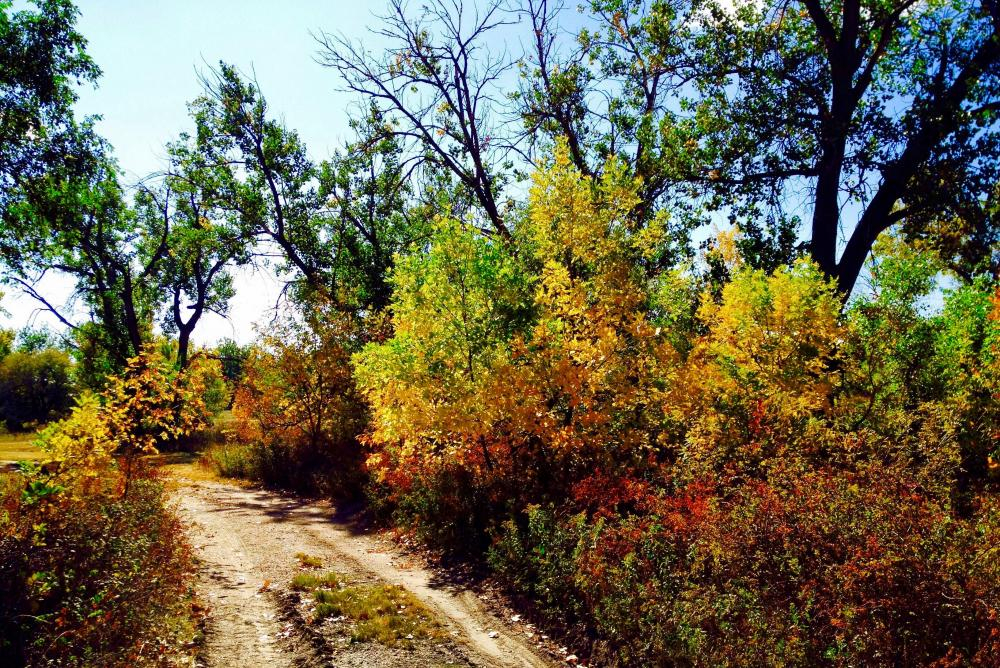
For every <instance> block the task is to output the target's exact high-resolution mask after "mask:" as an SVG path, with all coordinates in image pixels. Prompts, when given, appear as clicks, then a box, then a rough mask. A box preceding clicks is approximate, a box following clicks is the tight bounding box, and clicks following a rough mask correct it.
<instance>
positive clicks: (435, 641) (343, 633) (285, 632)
mask: <svg viewBox="0 0 1000 668" xmlns="http://www.w3.org/2000/svg"><path fill="white" fill-rule="evenodd" d="M174 494H175V498H176V500H177V504H178V507H179V510H180V512H181V515H182V517H183V518H184V519H185V521H186V522H187V523H188V524H189V527H190V529H189V535H190V539H191V541H192V544H193V545H194V547H195V551H196V554H197V556H198V557H199V559H200V560H201V565H202V569H201V574H200V578H199V594H200V597H201V599H202V601H203V602H204V604H205V605H206V606H207V607H208V616H207V619H206V638H205V643H204V646H203V652H202V655H201V656H200V657H199V661H198V665H203V666H219V667H221V666H269V667H270V666H275V667H281V666H314V665H336V666H359V667H360V666H364V667H365V668H383V667H386V666H407V667H412V666H447V665H454V666H489V667H491V668H500V667H508V666H511V667H513V666H517V667H521V666H527V667H530V668H545V667H549V666H552V665H554V663H553V661H551V660H549V659H547V658H544V657H543V655H542V653H541V652H540V651H539V650H538V649H536V647H535V646H534V644H535V643H533V642H532V641H531V640H529V639H537V638H538V635H537V633H535V632H534V631H533V629H532V628H531V627H530V626H528V625H524V624H521V623H519V622H518V621H517V618H515V619H514V620H513V621H511V622H502V621H500V620H499V619H498V618H497V617H495V616H494V615H493V614H491V613H490V612H489V611H488V610H487V609H486V607H485V606H484V604H483V602H482V601H481V600H480V599H479V597H477V596H476V595H475V594H474V593H473V592H471V591H469V590H467V589H465V588H463V587H461V586H460V585H456V584H453V583H448V582H444V581H442V579H441V578H440V577H439V576H437V575H436V574H435V573H433V572H431V571H429V570H427V569H426V568H424V566H423V565H422V564H421V563H419V561H418V560H416V559H414V558H412V557H407V556H406V555H404V554H402V553H401V552H400V551H399V550H398V549H396V547H395V546H394V545H393V543H392V541H391V540H389V539H388V538H387V537H385V536H381V535H378V534H374V533H366V532H364V531H362V530H360V529H359V528H358V527H357V525H356V524H355V523H354V522H353V521H352V518H351V517H350V516H343V515H340V514H338V513H337V512H336V511H335V509H334V508H333V507H332V506H330V504H328V503H326V502H323V501H319V502H313V501H304V500H301V499H298V498H296V497H290V496H282V495H280V494H277V493H274V492H269V491H265V490H261V489H254V488H247V487H243V486H238V485H233V484H228V483H222V482H213V481H205V480H190V479H181V478H177V479H176V487H175V488H174ZM297 555H298V556H297ZM305 555H309V557H308V559H307V561H309V562H313V564H312V565H313V566H314V568H309V567H308V566H305V565H303V564H302V563H301V561H302V559H303V557H304V556H305ZM320 564H321V566H318V567H315V566H317V565H320ZM327 572H335V573H337V574H338V575H337V577H338V578H340V579H344V578H346V579H348V580H350V581H351V583H352V584H354V585H357V586H358V587H359V589H365V590H371V588H373V587H386V588H387V589H388V590H392V591H397V590H398V591H400V592H401V594H400V595H402V596H412V597H413V599H415V600H416V601H417V602H419V603H420V604H422V608H425V609H426V610H428V611H429V613H430V614H431V615H433V621H432V622H431V624H432V626H433V627H434V628H435V629H438V631H435V633H436V637H434V638H428V639H420V638H417V639H415V640H414V639H412V638H411V639H409V640H405V641H404V642H403V644H396V645H395V646H390V645H386V644H383V643H379V642H376V641H371V642H352V640H351V633H352V632H351V630H350V629H351V628H353V629H355V631H356V629H357V625H356V624H354V622H356V621H358V620H350V619H347V615H346V613H345V615H344V616H338V617H335V618H332V619H327V620H325V621H317V622H314V623H310V619H311V617H312V616H313V615H312V614H311V613H312V609H313V606H314V605H315V603H314V602H313V600H312V595H309V594H308V592H307V593H306V595H302V594H300V593H298V592H294V591H293V590H292V589H291V587H290V586H289V585H290V582H291V580H292V578H293V577H295V576H296V575H297V574H302V573H316V574H322V573H327ZM341 586H344V585H341ZM396 586H398V587H401V588H402V589H403V590H405V592H402V590H399V589H398V587H396ZM394 600H405V599H394ZM398 608H399V609H401V610H402V609H405V608H406V606H405V605H398ZM389 621H391V622H395V621H397V620H389ZM407 637H409V636H407ZM535 642H536V643H537V640H536V641H535Z"/></svg>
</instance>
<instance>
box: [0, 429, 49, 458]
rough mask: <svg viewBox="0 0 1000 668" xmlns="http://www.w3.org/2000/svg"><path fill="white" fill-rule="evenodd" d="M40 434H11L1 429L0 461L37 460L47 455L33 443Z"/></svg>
mask: <svg viewBox="0 0 1000 668" xmlns="http://www.w3.org/2000/svg"><path fill="white" fill-rule="evenodd" d="M36 438H38V434H36V433H34V432H29V433H25V434H9V433H7V432H6V431H0V462H3V461H7V462H17V461H21V460H24V459H26V460H36V459H42V458H44V457H45V453H44V452H42V451H41V450H39V449H38V448H36V447H35V446H34V445H32V441H34V440H35V439H36Z"/></svg>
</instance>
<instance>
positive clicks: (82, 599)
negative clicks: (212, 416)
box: [0, 352, 204, 666]
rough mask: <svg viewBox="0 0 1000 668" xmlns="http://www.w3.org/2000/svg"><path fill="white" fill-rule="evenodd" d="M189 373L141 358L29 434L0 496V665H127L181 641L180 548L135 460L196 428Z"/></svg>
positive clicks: (183, 554)
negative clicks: (35, 443) (26, 450)
mask: <svg viewBox="0 0 1000 668" xmlns="http://www.w3.org/2000/svg"><path fill="white" fill-rule="evenodd" d="M200 375H201V374H200V372H199V371H198V370H197V367H195V368H193V369H192V370H191V371H189V372H187V373H185V374H182V375H181V376H177V375H174V374H173V373H171V371H170V369H169V368H168V367H166V366H165V365H164V364H163V363H162V360H158V359H157V356H155V355H154V354H152V352H147V353H145V354H143V355H142V356H140V357H138V358H136V359H134V360H131V361H130V362H129V365H128V367H127V371H126V373H125V375H124V376H123V377H120V378H113V379H111V380H110V382H109V385H108V388H107V389H106V390H105V392H104V394H103V395H102V396H101V397H96V396H93V395H85V396H84V397H82V398H81V399H80V400H79V401H78V404H77V406H76V407H75V408H74V409H73V410H72V412H71V414H70V416H69V417H68V418H66V419H65V420H62V421H59V422H56V423H53V424H52V425H50V426H49V427H48V428H47V429H46V430H45V431H44V432H43V433H42V435H41V437H40V441H39V443H40V445H41V447H42V448H43V449H44V450H45V451H46V453H47V454H48V459H47V460H46V461H45V462H44V463H43V464H41V465H38V464H27V463H25V464H22V466H21V473H20V475H19V476H17V477H16V478H10V479H5V480H4V483H5V484H4V488H3V490H2V497H0V504H2V506H0V575H2V577H0V611H2V612H0V629H2V631H3V632H2V635H0V637H2V641H0V659H2V660H3V662H4V665H8V664H9V665H31V666H41V665H102V666H103V665H134V664H136V663H137V662H140V663H155V662H157V661H158V660H160V659H161V658H162V655H163V654H164V652H170V651H175V650H174V647H173V644H172V638H173V636H175V635H177V634H185V633H190V631H191V629H190V626H189V622H188V621H187V620H188V619H189V614H190V610H189V609H188V608H185V606H189V604H190V592H189V588H190V574H191V572H192V570H193V564H192V561H191V555H190V548H189V546H188V545H187V543H186V541H185V540H184V538H183V534H182V531H183V529H182V527H181V524H180V520H179V519H178V518H177V517H176V515H175V514H174V513H173V511H171V510H170V509H169V508H168V507H167V505H166V498H165V494H164V490H163V486H162V484H161V483H160V482H159V481H158V480H156V479H155V477H154V476H152V475H151V474H150V472H149V471H147V470H144V468H143V467H140V466H138V465H137V463H136V460H135V457H136V455H137V454H139V453H141V452H144V451H150V450H152V449H153V448H155V444H156V443H158V442H160V441H162V440H164V439H168V438H171V437H175V436H177V435H181V434H183V433H185V432H187V431H189V430H190V429H192V428H195V427H198V426H200V425H202V424H203V420H204V415H203V410H204V405H203V404H202V403H201V402H200V399H199V397H200V395H201V393H200V391H199V386H200V380H199V377H200Z"/></svg>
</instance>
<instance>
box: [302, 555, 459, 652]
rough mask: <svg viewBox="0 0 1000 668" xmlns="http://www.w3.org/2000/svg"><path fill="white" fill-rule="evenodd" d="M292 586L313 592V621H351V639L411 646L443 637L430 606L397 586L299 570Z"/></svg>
mask: <svg viewBox="0 0 1000 668" xmlns="http://www.w3.org/2000/svg"><path fill="white" fill-rule="evenodd" d="M292 588H293V589H295V590H298V591H306V592H310V591H311V592H312V595H313V599H314V600H315V601H316V607H315V609H314V610H313V617H314V619H315V620H316V621H321V620H323V619H327V618H332V619H334V620H335V621H339V622H345V623H348V624H350V629H351V642H378V643H381V644H383V645H388V646H390V647H392V646H397V645H399V646H402V647H412V645H413V642H414V641H415V640H431V641H436V640H440V639H442V638H443V637H444V632H443V630H442V629H441V625H440V624H439V623H438V622H437V621H436V620H435V619H434V615H433V613H431V611H430V609H428V608H427V606H425V605H424V604H423V603H421V602H420V601H418V600H417V599H416V598H415V597H414V596H413V594H411V593H410V592H409V591H407V590H406V589H404V588H403V587H400V586H399V585H390V584H384V583H368V584H354V585H351V584H347V583H346V581H345V579H344V578H343V576H341V575H339V574H337V573H326V574H324V575H313V574H311V573H300V574H298V575H296V576H295V578H294V579H293V580H292Z"/></svg>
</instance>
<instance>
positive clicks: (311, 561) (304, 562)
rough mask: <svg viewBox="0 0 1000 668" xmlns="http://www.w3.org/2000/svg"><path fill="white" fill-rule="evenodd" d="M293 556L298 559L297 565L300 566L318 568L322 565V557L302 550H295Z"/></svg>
mask: <svg viewBox="0 0 1000 668" xmlns="http://www.w3.org/2000/svg"><path fill="white" fill-rule="evenodd" d="M295 558H296V559H298V560H299V566H301V567H302V568H319V567H320V566H322V565H323V560H322V559H320V558H319V557H314V556H311V555H308V554H305V553H304V552H297V553H296V554H295Z"/></svg>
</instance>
